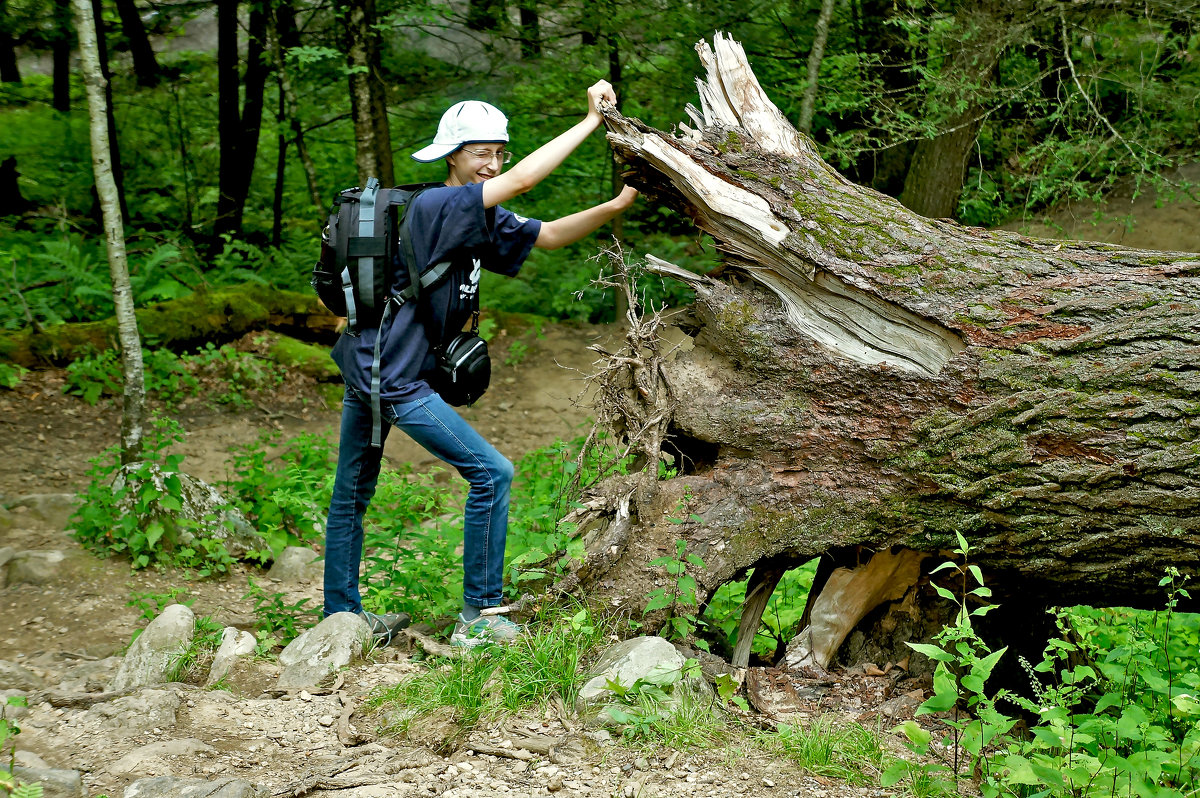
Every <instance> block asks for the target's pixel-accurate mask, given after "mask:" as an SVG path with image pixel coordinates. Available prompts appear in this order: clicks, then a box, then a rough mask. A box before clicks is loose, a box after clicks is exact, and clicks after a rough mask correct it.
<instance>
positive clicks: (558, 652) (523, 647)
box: [366, 609, 607, 733]
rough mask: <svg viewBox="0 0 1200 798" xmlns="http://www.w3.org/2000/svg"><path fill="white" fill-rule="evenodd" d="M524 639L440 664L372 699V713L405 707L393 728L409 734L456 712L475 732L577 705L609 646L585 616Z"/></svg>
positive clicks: (550, 621)
mask: <svg viewBox="0 0 1200 798" xmlns="http://www.w3.org/2000/svg"><path fill="white" fill-rule="evenodd" d="M526 632H527V633H526V634H525V635H522V636H521V637H520V638H518V639H517V640H516V641H515V642H513V643H512V644H510V645H507V646H487V647H486V648H484V649H483V650H478V651H469V652H464V655H463V656H461V657H457V658H454V659H444V660H443V659H434V660H431V661H430V662H429V663H428V664H429V666H430V667H429V670H427V671H425V672H424V673H422V674H420V675H419V676H417V677H416V678H414V679H411V680H409V681H406V682H402V683H400V684H398V685H396V686H395V687H392V688H391V689H389V690H386V691H384V692H382V693H379V694H377V695H375V696H373V697H372V698H371V699H370V700H369V701H368V702H367V705H366V706H367V708H368V709H372V710H382V709H384V708H387V707H390V706H392V705H400V706H403V707H405V708H406V710H407V711H406V712H405V713H404V719H403V720H402V721H400V722H399V723H398V724H396V725H395V726H393V727H392V729H391V730H392V731H395V732H398V733H403V732H405V731H407V729H408V727H409V726H410V725H411V724H412V723H414V722H417V721H419V720H420V719H421V718H423V717H426V716H428V715H429V714H430V713H432V712H434V711H436V710H438V709H441V708H442V707H450V708H452V709H453V712H454V717H455V719H456V721H457V723H458V724H459V725H460V726H461V727H462V728H463V729H464V730H469V729H472V728H475V727H476V726H478V725H480V724H482V723H486V722H487V721H489V720H492V719H494V718H497V717H499V716H501V715H503V714H507V713H514V712H519V711H521V710H524V709H528V708H530V707H543V706H545V705H547V704H549V703H550V702H551V701H552V700H554V699H558V700H560V701H561V702H562V703H563V705H564V706H566V707H570V706H573V705H574V703H575V699H576V697H577V696H578V694H579V688H580V687H581V686H582V684H583V677H582V675H581V671H582V667H583V666H584V664H585V663H586V662H588V661H590V660H591V659H592V658H593V657H594V655H595V653H596V651H597V649H598V648H599V646H601V645H602V644H603V643H604V641H605V640H606V639H607V634H606V633H605V630H604V629H603V628H602V627H599V626H597V625H594V624H593V623H592V622H591V618H590V614H589V613H588V612H587V611H586V610H583V609H580V610H578V611H577V612H575V613H574V614H570V613H568V612H564V611H563V610H561V609H556V610H552V611H549V612H547V613H546V614H543V615H541V616H539V617H537V618H535V619H534V620H533V621H532V622H531V623H530V624H529V626H528V628H527V630H526Z"/></svg>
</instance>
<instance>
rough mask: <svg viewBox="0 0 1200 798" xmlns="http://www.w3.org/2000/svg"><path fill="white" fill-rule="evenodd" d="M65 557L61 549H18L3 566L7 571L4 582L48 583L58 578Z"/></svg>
mask: <svg viewBox="0 0 1200 798" xmlns="http://www.w3.org/2000/svg"><path fill="white" fill-rule="evenodd" d="M65 559H66V557H65V555H63V553H62V552H61V551H53V550H47V551H18V552H16V553H15V554H13V555H12V558H11V559H9V561H8V564H7V565H6V566H5V570H6V571H7V573H8V579H7V582H6V584H9V585H20V584H28V585H46V584H49V583H51V582H53V581H55V580H56V579H57V578H58V573H59V570H60V569H61V566H62V564H63V561H64V560H65Z"/></svg>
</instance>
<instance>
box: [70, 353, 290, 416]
mask: <svg viewBox="0 0 1200 798" xmlns="http://www.w3.org/2000/svg"><path fill="white" fill-rule="evenodd" d="M142 365H143V370H144V372H143V374H144V379H145V386H146V394H147V395H148V396H150V397H151V398H154V399H157V400H159V401H160V402H162V403H163V405H164V406H165V407H167V408H174V407H176V406H178V405H179V403H180V402H181V401H183V400H184V399H187V398H189V397H196V396H200V395H203V396H204V398H205V400H206V401H207V402H209V403H211V404H212V405H214V406H216V405H232V406H234V407H246V406H248V405H249V404H250V399H249V396H250V394H251V393H253V392H254V391H262V390H268V389H270V388H272V387H275V386H278V385H279V384H280V383H281V382H282V381H283V378H284V369H283V366H281V365H279V364H278V363H273V362H271V361H268V360H265V359H264V358H262V357H261V356H260V355H256V354H253V353H250V352H239V351H238V350H236V349H234V348H233V347H232V346H230V345H229V344H224V345H223V346H217V345H215V344H213V343H212V342H211V341H210V342H208V343H206V344H205V345H204V347H203V348H201V349H200V350H199V351H197V352H195V353H193V354H187V355H176V354H175V353H173V352H171V351H170V350H167V349H143V350H142ZM66 371H67V374H66V382H65V383H64V385H63V392H64V393H67V394H74V395H76V396H79V397H81V398H82V399H83V400H84V401H85V402H87V403H88V404H89V405H95V404H96V403H97V402H98V401H100V398H101V397H102V396H117V395H120V394H121V391H122V387H121V386H122V382H123V379H124V378H123V376H122V373H121V355H120V353H119V352H117V351H116V350H115V349H106V350H105V351H103V352H100V353H98V354H96V353H93V354H89V355H85V356H83V357H79V358H76V359H75V360H73V361H71V362H70V363H69V364H67V370H66Z"/></svg>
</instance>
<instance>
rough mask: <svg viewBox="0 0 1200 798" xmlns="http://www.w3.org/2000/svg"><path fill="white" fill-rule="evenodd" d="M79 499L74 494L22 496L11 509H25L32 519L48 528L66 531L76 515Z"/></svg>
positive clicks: (32, 494) (33, 494)
mask: <svg viewBox="0 0 1200 798" xmlns="http://www.w3.org/2000/svg"><path fill="white" fill-rule="evenodd" d="M78 506H79V499H78V497H77V496H76V495H75V494H74V493H31V494H29V495H28V496H21V497H19V498H18V499H17V500H16V501H14V502H13V503H12V504H11V505H10V507H14V508H15V507H24V508H26V509H27V510H28V513H29V516H30V517H31V518H36V519H37V520H39V521H44V522H45V523H46V524H47V525H48V526H52V527H55V528H57V529H66V528H67V527H68V526H69V525H70V523H71V516H73V515H75V508H76V507H78Z"/></svg>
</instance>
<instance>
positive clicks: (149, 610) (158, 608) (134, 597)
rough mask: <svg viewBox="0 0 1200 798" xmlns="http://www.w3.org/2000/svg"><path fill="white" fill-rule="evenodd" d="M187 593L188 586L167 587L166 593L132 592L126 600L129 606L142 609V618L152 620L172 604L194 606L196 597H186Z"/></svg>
mask: <svg viewBox="0 0 1200 798" xmlns="http://www.w3.org/2000/svg"><path fill="white" fill-rule="evenodd" d="M187 594H188V589H187V588H186V587H171V588H167V590H166V592H164V593H151V592H149V591H146V592H142V593H132V594H130V596H129V601H127V602H125V604H126V605H127V606H129V607H137V608H138V609H139V610H141V611H142V618H144V619H146V620H148V621H152V620H154V619H155V618H157V617H158V616H159V615H160V614H161V613H162V611H163V610H164V609H166V608H167V607H168V606H169V605H171V604H182V605H183V606H185V607H190V606H192V604H193V603H195V601H196V599H195V598H194V597H193V598H187V599H185V598H184V597H185V596H187Z"/></svg>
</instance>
